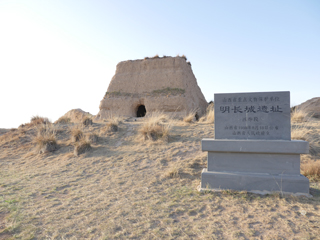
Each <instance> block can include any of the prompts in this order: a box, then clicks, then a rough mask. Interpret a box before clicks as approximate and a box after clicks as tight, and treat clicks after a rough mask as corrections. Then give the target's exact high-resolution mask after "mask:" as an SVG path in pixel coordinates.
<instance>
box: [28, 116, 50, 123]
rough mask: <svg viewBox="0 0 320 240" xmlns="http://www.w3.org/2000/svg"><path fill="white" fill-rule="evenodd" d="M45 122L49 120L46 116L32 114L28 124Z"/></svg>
mask: <svg viewBox="0 0 320 240" xmlns="http://www.w3.org/2000/svg"><path fill="white" fill-rule="evenodd" d="M47 123H50V121H49V119H48V118H46V117H40V116H33V117H32V118H31V120H30V124H32V125H38V124H47Z"/></svg>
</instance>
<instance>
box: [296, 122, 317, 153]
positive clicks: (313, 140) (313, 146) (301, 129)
mask: <svg viewBox="0 0 320 240" xmlns="http://www.w3.org/2000/svg"><path fill="white" fill-rule="evenodd" d="M291 139H293V140H304V141H307V142H309V152H310V154H311V155H318V154H319V153H320V135H319V133H318V132H317V131H316V130H315V129H314V128H313V127H312V126H310V125H309V124H308V123H304V124H302V125H293V126H292V128H291Z"/></svg>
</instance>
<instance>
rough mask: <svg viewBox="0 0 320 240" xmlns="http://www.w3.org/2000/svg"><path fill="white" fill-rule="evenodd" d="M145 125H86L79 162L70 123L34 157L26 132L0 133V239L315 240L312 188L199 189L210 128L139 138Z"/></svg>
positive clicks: (317, 127) (318, 219)
mask: <svg viewBox="0 0 320 240" xmlns="http://www.w3.org/2000/svg"><path fill="white" fill-rule="evenodd" d="M143 121H144V120H143V119H140V120H139V121H134V120H132V119H131V120H130V121H122V122H121V123H120V124H119V131H118V132H115V133H110V132H106V131H105V130H104V129H105V124H106V123H103V122H100V123H94V124H93V125H92V126H89V127H87V128H84V132H90V133H95V134H97V135H98V136H99V139H98V142H97V143H96V144H92V149H91V150H90V151H89V152H86V153H84V154H81V155H79V156H78V157H75V156H74V155H73V144H72V142H71V140H70V138H71V137H70V129H71V128H72V127H73V125H74V124H64V125H56V126H55V128H56V134H57V139H58V145H59V149H58V150H56V151H55V152H53V153H49V154H38V153H36V152H35V150H34V149H35V143H33V142H32V139H33V138H34V136H35V135H36V129H35V128H34V127H32V126H26V127H21V128H19V129H17V130H15V131H10V132H8V133H6V134H3V135H2V136H0V239H8V238H12V239H319V236H320V184H319V182H313V183H311V189H310V191H311V194H313V195H314V197H313V198H306V197H294V196H281V194H278V193H274V194H270V195H266V196H261V195H257V194H250V193H246V192H232V191H223V192H220V193H210V192H204V193H200V192H198V191H197V186H198V185H199V183H200V174H201V170H202V169H203V168H204V167H206V153H203V152H201V150H200V141H201V139H202V138H205V137H213V136H214V129H213V124H205V123H190V124H188V123H181V122H180V123H179V122H176V123H175V124H174V126H173V128H172V129H171V131H170V135H169V141H168V142H166V141H157V142H150V141H143V140H141V138H140V137H139V133H138V129H139V127H140V126H141V124H143ZM313 129H314V131H315V132H316V134H318V136H319V132H320V124H319V123H314V125H313ZM303 159H313V160H316V161H320V157H319V154H318V153H315V154H313V155H309V156H306V157H304V158H303Z"/></svg>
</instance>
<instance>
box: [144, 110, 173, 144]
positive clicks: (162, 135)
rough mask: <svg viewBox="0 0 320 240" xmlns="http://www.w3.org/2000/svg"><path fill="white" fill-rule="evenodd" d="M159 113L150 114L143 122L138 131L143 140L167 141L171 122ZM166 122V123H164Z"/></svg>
mask: <svg viewBox="0 0 320 240" xmlns="http://www.w3.org/2000/svg"><path fill="white" fill-rule="evenodd" d="M169 119H170V118H169V117H168V116H167V115H165V114H163V113H160V112H155V113H152V114H150V115H149V116H148V117H147V118H146V119H145V122H144V123H143V124H142V126H141V127H140V129H139V133H140V134H141V135H142V136H143V139H144V140H152V141H156V140H158V139H161V140H164V141H168V138H169V132H170V129H171V127H172V123H173V121H172V120H171V119H170V120H171V121H169V122H168V120H169ZM166 122H167V123H166Z"/></svg>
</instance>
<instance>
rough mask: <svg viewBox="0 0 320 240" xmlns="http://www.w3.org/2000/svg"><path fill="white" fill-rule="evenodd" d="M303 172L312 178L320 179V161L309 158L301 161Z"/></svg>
mask: <svg viewBox="0 0 320 240" xmlns="http://www.w3.org/2000/svg"><path fill="white" fill-rule="evenodd" d="M301 173H302V174H303V175H304V176H306V177H307V178H309V179H310V180H320V161H319V160H318V161H313V160H309V161H307V162H305V163H301Z"/></svg>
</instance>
